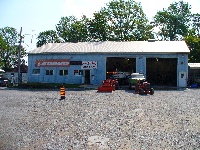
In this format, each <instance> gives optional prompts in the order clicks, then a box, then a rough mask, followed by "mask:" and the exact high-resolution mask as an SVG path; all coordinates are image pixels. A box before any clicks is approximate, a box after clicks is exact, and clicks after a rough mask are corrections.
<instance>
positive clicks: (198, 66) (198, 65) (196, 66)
mask: <svg viewBox="0 0 200 150" xmlns="http://www.w3.org/2000/svg"><path fill="white" fill-rule="evenodd" d="M188 66H189V67H190V69H200V63H188Z"/></svg>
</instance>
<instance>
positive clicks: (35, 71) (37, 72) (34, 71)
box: [32, 69, 40, 74]
mask: <svg viewBox="0 0 200 150" xmlns="http://www.w3.org/2000/svg"><path fill="white" fill-rule="evenodd" d="M32 74H40V69H33V71H32Z"/></svg>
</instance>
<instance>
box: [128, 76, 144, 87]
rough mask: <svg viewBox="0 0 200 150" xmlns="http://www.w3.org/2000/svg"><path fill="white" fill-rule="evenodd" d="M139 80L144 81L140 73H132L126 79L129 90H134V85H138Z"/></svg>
mask: <svg viewBox="0 0 200 150" xmlns="http://www.w3.org/2000/svg"><path fill="white" fill-rule="evenodd" d="M139 80H140V81H143V80H145V77H144V75H143V74H140V73H132V74H131V76H130V77H129V79H128V84H129V89H132V88H135V85H136V84H137V83H138V81H139Z"/></svg>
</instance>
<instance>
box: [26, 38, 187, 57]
mask: <svg viewBox="0 0 200 150" xmlns="http://www.w3.org/2000/svg"><path fill="white" fill-rule="evenodd" d="M189 52H190V51H189V49H188V47H187V45H186V43H185V41H153V42H152V41H151V42H148V41H127V42H115V41H104V42H78V43H69V42H68V43H49V44H46V45H43V46H41V47H38V48H36V49H34V50H32V51H30V52H29V54H42V53H189Z"/></svg>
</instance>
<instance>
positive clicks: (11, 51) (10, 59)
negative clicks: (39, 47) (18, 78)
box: [0, 27, 26, 71]
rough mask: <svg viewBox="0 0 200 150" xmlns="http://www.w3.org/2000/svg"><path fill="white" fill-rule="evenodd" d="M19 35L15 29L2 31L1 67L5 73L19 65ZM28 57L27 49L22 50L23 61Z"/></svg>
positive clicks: (6, 28) (0, 33)
mask: <svg viewBox="0 0 200 150" xmlns="http://www.w3.org/2000/svg"><path fill="white" fill-rule="evenodd" d="M19 39H20V36H19V33H18V32H17V30H16V29H15V28H12V27H5V28H1V29H0V56H1V57H0V61H1V63H0V67H1V68H2V69H4V70H5V71H8V70H10V69H12V68H13V67H15V66H17V65H18V50H19V45H16V44H17V43H18V44H19ZM25 55H26V51H25V49H24V48H23V47H22V48H21V55H20V56H21V59H22V58H23V57H24V56H25Z"/></svg>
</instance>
